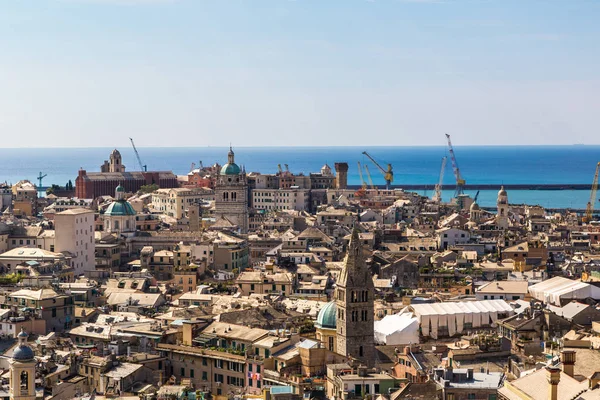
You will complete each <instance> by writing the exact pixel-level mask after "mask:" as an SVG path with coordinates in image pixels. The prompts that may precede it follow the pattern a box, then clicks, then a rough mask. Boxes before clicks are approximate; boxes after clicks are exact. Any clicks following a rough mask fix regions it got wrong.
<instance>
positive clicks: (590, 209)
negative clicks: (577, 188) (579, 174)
mask: <svg viewBox="0 0 600 400" xmlns="http://www.w3.org/2000/svg"><path fill="white" fill-rule="evenodd" d="M598 173H600V162H599V163H598V164H596V173H595V174H594V181H593V182H592V190H591V191H590V201H588V203H587V206H586V208H585V217H584V221H585V222H590V221H591V220H592V216H593V214H594V208H595V207H594V206H595V204H596V194H597V193H598Z"/></svg>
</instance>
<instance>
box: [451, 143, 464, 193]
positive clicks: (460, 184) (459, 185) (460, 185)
mask: <svg viewBox="0 0 600 400" xmlns="http://www.w3.org/2000/svg"><path fill="white" fill-rule="evenodd" d="M446 139H448V150H449V151H450V159H451V160H452V170H453V171H454V177H455V178H456V191H455V192H454V197H458V196H459V195H461V194H463V193H464V186H465V183H466V182H465V180H464V179H463V178H462V175H461V174H460V169H459V168H458V163H457V162H456V156H455V155H454V148H453V147H452V141H450V135H448V134H447V133H446Z"/></svg>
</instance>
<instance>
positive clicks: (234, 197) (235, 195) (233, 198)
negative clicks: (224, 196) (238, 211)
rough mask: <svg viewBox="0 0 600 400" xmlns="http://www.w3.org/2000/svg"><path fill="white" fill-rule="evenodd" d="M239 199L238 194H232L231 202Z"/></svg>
mask: <svg viewBox="0 0 600 400" xmlns="http://www.w3.org/2000/svg"><path fill="white" fill-rule="evenodd" d="M236 199H237V193H236V192H231V200H233V201H235V200H236Z"/></svg>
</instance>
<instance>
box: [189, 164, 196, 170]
mask: <svg viewBox="0 0 600 400" xmlns="http://www.w3.org/2000/svg"><path fill="white" fill-rule="evenodd" d="M194 168H196V163H195V162H193V163H192V165H191V167H190V172H192V171H194Z"/></svg>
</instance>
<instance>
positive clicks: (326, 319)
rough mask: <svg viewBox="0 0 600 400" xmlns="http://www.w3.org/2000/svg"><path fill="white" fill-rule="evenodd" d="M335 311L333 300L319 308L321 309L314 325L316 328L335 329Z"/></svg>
mask: <svg viewBox="0 0 600 400" xmlns="http://www.w3.org/2000/svg"><path fill="white" fill-rule="evenodd" d="M336 313H337V306H336V305H335V301H331V302H329V303H327V304H326V305H325V306H324V307H323V308H321V311H319V315H317V322H315V326H316V327H317V328H325V329H336V325H337V323H336Z"/></svg>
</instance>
